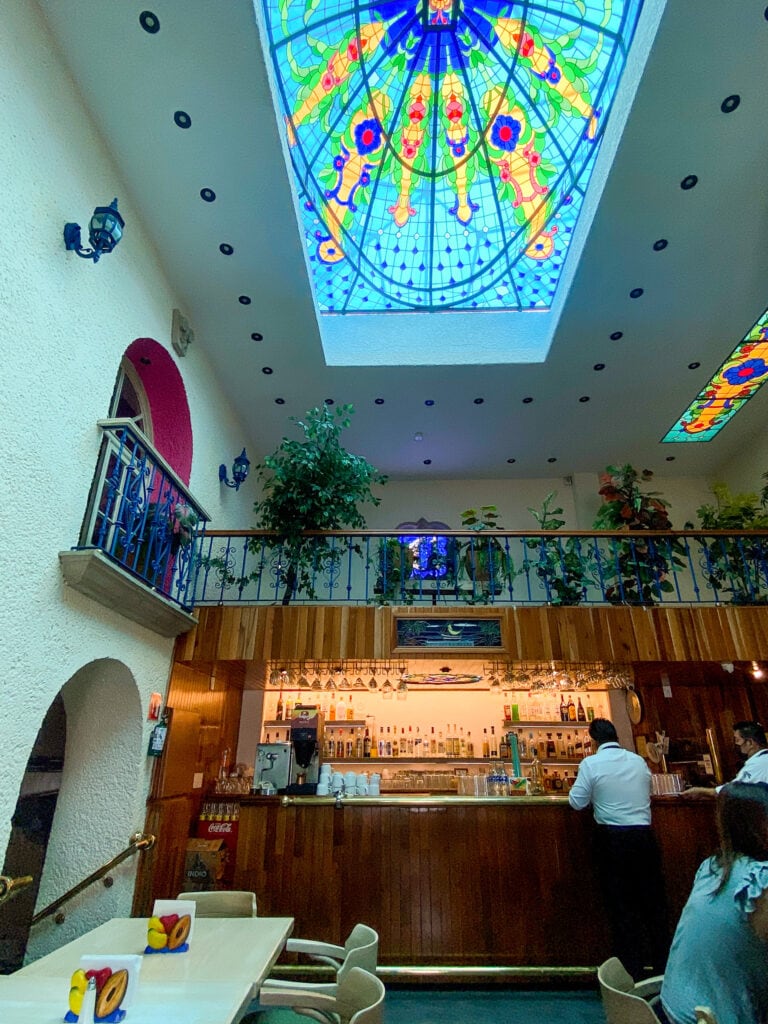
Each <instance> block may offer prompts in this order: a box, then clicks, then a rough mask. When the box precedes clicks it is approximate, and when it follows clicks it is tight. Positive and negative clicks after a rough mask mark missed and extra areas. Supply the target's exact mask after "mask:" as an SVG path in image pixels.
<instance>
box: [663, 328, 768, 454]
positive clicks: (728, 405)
mask: <svg viewBox="0 0 768 1024" xmlns="http://www.w3.org/2000/svg"><path fill="white" fill-rule="evenodd" d="M766 380H768V310H766V311H765V313H763V315H762V316H761V317H760V319H759V320H758V321H757V323H756V324H755V326H754V327H753V328H752V330H751V331H749V333H748V334H747V336H746V337H745V338H744V339H743V340H742V341H740V342H739V344H738V345H737V346H736V348H735V349H734V350H733V352H731V354H730V355H729V356H728V358H727V359H726V360H725V362H724V363H723V365H722V366H721V367H720V369H719V370H718V371H717V373H716V374H715V375H714V377H713V378H712V380H711V381H710V382H709V384H707V386H706V387H705V388H704V389H703V391H700V392H699V394H698V395H697V396H696V398H695V399H694V400H693V402H691V404H690V405H689V406H688V408H687V409H686V410H685V412H684V413H683V415H682V416H681V417H680V419H679V420H678V421H677V423H676V424H675V425H674V426H673V427H672V429H671V430H669V431H668V432H667V433H666V434H665V435H664V437H663V438H662V441H711V440H712V438H713V437H714V436H715V435H716V434H717V433H718V431H720V430H722V429H723V427H724V426H725V425H726V423H728V422H730V420H731V418H732V417H733V416H735V415H736V413H737V412H738V411H739V409H741V407H742V406H743V405H744V403H745V402H748V401H749V399H750V398H751V397H752V396H753V395H754V394H755V393H756V392H757V391H758V389H759V388H760V387H761V386H762V385H763V384H764V383H765V381H766Z"/></svg>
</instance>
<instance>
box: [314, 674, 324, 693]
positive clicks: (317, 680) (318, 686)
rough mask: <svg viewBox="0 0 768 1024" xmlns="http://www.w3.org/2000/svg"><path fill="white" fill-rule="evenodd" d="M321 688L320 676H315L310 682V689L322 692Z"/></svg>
mask: <svg viewBox="0 0 768 1024" xmlns="http://www.w3.org/2000/svg"><path fill="white" fill-rule="evenodd" d="M322 688H323V684H322V683H321V682H320V676H315V678H314V679H313V680H312V689H313V690H322Z"/></svg>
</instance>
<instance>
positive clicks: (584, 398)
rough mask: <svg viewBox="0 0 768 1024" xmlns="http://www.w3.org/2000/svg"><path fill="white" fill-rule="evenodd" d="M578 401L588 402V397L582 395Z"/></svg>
mask: <svg viewBox="0 0 768 1024" xmlns="http://www.w3.org/2000/svg"><path fill="white" fill-rule="evenodd" d="M579 401H580V402H588V401H589V395H582V396H581V398H580V399H579Z"/></svg>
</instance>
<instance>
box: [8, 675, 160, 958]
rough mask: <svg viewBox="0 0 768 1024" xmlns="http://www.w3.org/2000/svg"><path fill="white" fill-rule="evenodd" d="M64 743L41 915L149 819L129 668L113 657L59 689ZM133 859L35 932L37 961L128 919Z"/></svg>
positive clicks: (31, 948)
mask: <svg viewBox="0 0 768 1024" xmlns="http://www.w3.org/2000/svg"><path fill="white" fill-rule="evenodd" d="M60 693H61V700H62V702H63V704H64V709H65V712H66V745H65V753H64V764H63V770H62V776H61V786H60V789H59V797H58V801H57V804H56V811H55V813H54V818H53V825H52V827H51V833H50V838H49V840H48V849H47V853H46V857H45V866H44V868H43V875H42V879H41V882H40V891H39V894H38V899H37V906H36V910H39V909H41V908H42V907H44V906H46V905H47V904H48V903H50V902H52V901H53V900H55V899H56V898H58V897H59V896H60V895H62V894H63V893H64V892H66V891H67V890H68V889H70V888H71V887H72V886H74V885H76V884H77V883H78V882H79V881H81V880H82V879H83V878H85V877H86V876H87V875H89V874H90V873H91V872H92V871H94V870H96V868H98V867H100V866H101V865H102V864H104V863H106V862H107V861H108V860H110V859H111V858H112V857H113V856H114V855H115V854H116V853H119V852H120V850H122V849H124V848H125V847H126V846H127V845H128V840H129V837H130V836H131V835H132V834H133V833H134V832H136V831H140V830H141V827H142V824H143V820H144V807H143V800H142V796H143V794H144V792H145V788H146V785H145V781H146V772H147V767H146V750H145V749H144V738H143V715H142V708H141V700H140V695H139V690H138V687H137V685H136V681H135V679H134V677H133V674H132V673H131V671H130V669H129V668H128V667H127V666H126V665H124V664H123V663H122V662H120V661H117V660H114V659H112V658H101V659H98V660H95V661H92V662H89V663H88V664H86V665H83V666H82V668H80V669H79V670H78V671H77V672H76V673H75V674H74V675H73V676H72V677H71V678H70V679H69V680H68V681H67V682H66V683H65V684H64V686H63V687H62V688H61V691H60ZM135 872H136V860H135V858H129V859H128V860H127V861H124V862H123V863H122V864H121V865H120V866H119V867H117V868H116V869H115V871H114V872H113V873H112V878H113V880H114V885H113V886H112V887H111V888H109V889H107V888H105V887H104V886H103V884H102V883H100V882H96V883H95V884H94V885H92V886H90V887H89V888H88V889H86V890H85V891H84V892H83V893H81V894H80V895H79V896H76V897H75V898H74V899H73V900H72V901H71V902H70V903H68V904H67V905H66V907H65V908H64V912H65V914H66V918H65V921H64V923H63V924H62V925H56V924H55V923H54V922H53V919H52V918H48V919H46V920H44V921H41V922H40V924H38V925H35V926H34V927H33V928H32V931H31V933H30V940H29V945H28V951H27V956H28V958H36V957H38V956H41V955H43V954H44V953H47V952H49V951H50V950H52V949H54V948H57V947H58V946H60V945H62V944H63V943H64V942H68V941H69V940H70V939H72V938H75V937H77V936H78V935H80V934H82V933H83V932H85V931H87V930H89V929H91V928H94V927H96V926H97V925H99V924H101V923H103V922H104V921H107V920H109V919H110V918H112V917H115V916H125V917H127V916H129V915H130V908H131V899H132V893H133V884H134V877H135Z"/></svg>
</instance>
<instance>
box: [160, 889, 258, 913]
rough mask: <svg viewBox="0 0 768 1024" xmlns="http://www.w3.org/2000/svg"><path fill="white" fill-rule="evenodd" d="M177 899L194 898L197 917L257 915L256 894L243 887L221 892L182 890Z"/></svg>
mask: <svg viewBox="0 0 768 1024" xmlns="http://www.w3.org/2000/svg"><path fill="white" fill-rule="evenodd" d="M176 899H177V900H193V901H194V902H195V903H196V904H197V909H196V911H195V916H196V917H256V916H257V914H256V894H255V893H253V892H245V891H244V890H241V889H234V890H222V891H221V892H216V891H210V892H180V893H179V895H178V896H177V897H176Z"/></svg>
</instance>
